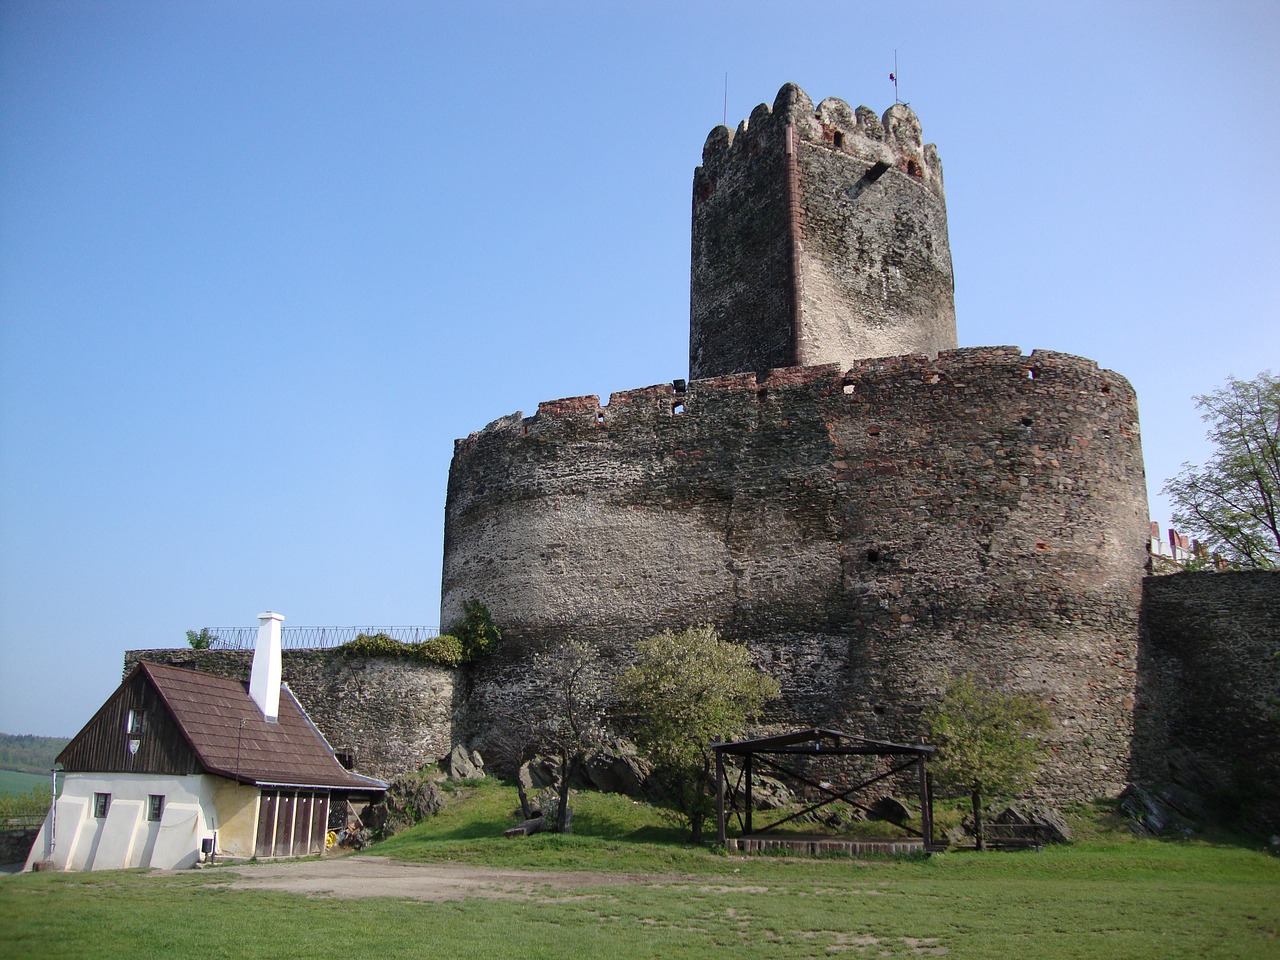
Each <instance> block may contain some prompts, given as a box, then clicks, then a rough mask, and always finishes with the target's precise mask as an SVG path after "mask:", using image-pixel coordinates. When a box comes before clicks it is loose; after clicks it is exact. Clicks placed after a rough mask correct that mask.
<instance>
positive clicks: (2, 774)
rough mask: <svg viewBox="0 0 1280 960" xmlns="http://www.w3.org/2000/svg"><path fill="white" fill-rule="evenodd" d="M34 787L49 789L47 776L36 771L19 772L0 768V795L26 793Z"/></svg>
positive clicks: (46, 790)
mask: <svg viewBox="0 0 1280 960" xmlns="http://www.w3.org/2000/svg"><path fill="white" fill-rule="evenodd" d="M36 787H43V788H44V790H45V792H46V793H48V791H49V777H48V775H47V774H46V775H45V776H40V775H39V774H36V773H19V772H18V771H17V770H0V796H18V795H20V794H27V793H30V792H31V791H32V790H34V789H35V788H36Z"/></svg>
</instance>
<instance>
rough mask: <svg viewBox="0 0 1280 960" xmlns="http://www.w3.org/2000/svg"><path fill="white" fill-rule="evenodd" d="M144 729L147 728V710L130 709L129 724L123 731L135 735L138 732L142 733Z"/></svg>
mask: <svg viewBox="0 0 1280 960" xmlns="http://www.w3.org/2000/svg"><path fill="white" fill-rule="evenodd" d="M146 729H147V711H145V710H130V711H129V724H128V727H127V728H126V731H125V732H126V733H129V734H131V735H133V736H135V737H136V736H137V735H138V734H140V733H142V731H144V730H146Z"/></svg>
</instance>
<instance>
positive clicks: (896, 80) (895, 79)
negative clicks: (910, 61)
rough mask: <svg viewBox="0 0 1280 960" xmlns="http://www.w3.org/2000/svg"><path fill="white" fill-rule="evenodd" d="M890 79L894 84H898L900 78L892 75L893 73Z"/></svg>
mask: <svg viewBox="0 0 1280 960" xmlns="http://www.w3.org/2000/svg"><path fill="white" fill-rule="evenodd" d="M889 79H890V80H892V81H893V82H894V83H897V82H898V78H897V77H895V76H894V75H893V74H892V73H891V74H889Z"/></svg>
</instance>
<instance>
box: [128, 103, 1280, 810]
mask: <svg viewBox="0 0 1280 960" xmlns="http://www.w3.org/2000/svg"><path fill="white" fill-rule="evenodd" d="M957 342H958V341H957V335H956V326H955V311H954V306H953V301H952V272H951V258H950V249H949V242H948V239H947V223H946V208H945V194H944V191H943V181H942V167H941V163H940V161H939V159H938V154H937V151H936V150H935V149H934V147H933V146H932V145H926V144H924V142H923V137H922V135H921V127H920V123H919V121H918V119H917V118H916V116H915V114H914V113H913V112H912V111H911V109H910V108H909V107H907V106H905V105H904V104H895V105H894V106H893V107H890V108H889V110H888V111H887V112H886V113H885V114H884V116H883V117H882V118H881V117H877V116H876V115H875V114H874V113H873V112H872V111H870V110H868V109H867V108H865V107H859V108H857V109H856V110H851V109H850V108H849V106H848V105H847V104H845V103H844V102H843V101H840V100H835V99H828V100H824V101H822V102H821V103H820V104H818V105H817V107H814V105H813V103H812V102H811V101H810V99H809V98H808V97H807V96H806V95H805V93H804V92H803V91H802V90H800V89H799V88H798V87H795V86H793V85H790V84H788V85H787V86H784V87H783V88H782V90H781V91H780V92H779V94H778V96H777V98H776V100H775V102H774V104H773V106H772V107H770V106H769V105H767V104H761V105H760V106H759V107H757V108H756V109H755V110H754V111H753V112H752V114H751V118H750V120H749V121H744V122H743V123H742V124H741V125H740V126H739V127H738V129H737V131H736V132H735V131H731V130H729V129H728V128H726V127H717V128H716V129H715V130H713V131H712V132H711V134H710V135H709V136H708V138H707V141H706V144H705V146H704V149H703V163H702V166H701V167H699V168H698V169H697V171H695V174H694V188H693V243H692V282H691V310H690V350H689V355H690V376H689V379H688V380H684V379H677V380H674V381H672V382H669V383H663V384H659V385H656V386H650V387H644V388H640V389H635V390H627V391H623V392H619V393H615V394H613V395H612V396H611V397H610V398H609V402H608V403H607V404H601V403H600V401H599V398H598V397H595V396H587V397H574V398H569V399H563V400H555V401H551V402H547V403H542V404H540V405H539V407H538V410H537V412H536V413H535V414H534V415H533V416H530V417H524V416H523V415H522V414H520V413H515V414H512V415H511V416H508V417H503V418H501V419H499V420H497V421H494V422H493V423H491V424H489V425H488V426H486V427H485V428H483V429H482V430H479V431H477V432H476V433H473V434H471V435H470V436H468V437H465V438H463V439H460V440H458V441H457V442H456V443H455V446H454V452H453V461H452V464H451V467H450V474H449V488H448V496H447V502H446V518H445V545H444V564H443V575H442V598H441V618H440V622H441V623H443V624H448V623H451V622H454V621H456V620H457V619H458V618H459V617H460V615H461V614H462V607H463V604H464V602H465V601H466V600H468V599H470V598H473V597H474V598H477V599H480V600H482V601H483V602H484V603H485V604H486V605H487V606H488V607H489V609H490V611H491V612H492V614H493V616H494V618H495V620H496V621H497V622H498V623H500V624H501V625H502V627H503V630H504V638H505V639H504V643H503V645H502V646H501V647H500V648H499V650H498V652H497V653H496V654H495V655H493V656H492V657H490V658H488V659H487V660H485V661H482V662H481V663H479V664H476V665H474V666H473V667H471V668H469V669H467V670H462V671H455V670H449V669H447V668H443V667H436V666H430V665H424V664H411V663H408V662H405V661H396V660H381V659H378V658H372V659H369V660H368V661H362V660H355V661H351V660H347V659H344V658H342V657H341V656H339V655H336V654H334V653H332V652H325V651H306V652H296V653H291V652H289V651H286V653H285V657H284V674H285V679H286V680H288V682H289V683H290V685H291V687H292V688H293V689H294V691H295V692H296V693H297V694H298V696H299V698H300V699H301V700H302V701H303V703H304V704H305V705H306V707H307V709H308V711H309V713H310V714H311V716H312V717H313V718H314V719H315V722H316V724H317V725H318V726H319V727H320V729H321V730H322V731H323V732H324V733H325V735H326V736H327V737H328V739H329V740H330V742H331V743H333V744H334V745H335V746H342V747H343V748H344V749H345V750H347V751H349V752H351V753H354V754H356V755H357V756H358V757H359V760H360V768H361V769H362V770H363V771H364V772H366V773H372V774H375V775H377V776H381V777H384V778H391V777H393V776H395V775H396V774H397V773H400V772H403V771H405V770H409V769H413V768H416V767H417V766H418V765H420V764H422V763H425V762H430V761H433V760H434V759H436V758H438V757H440V756H443V755H445V754H447V753H448V751H449V749H450V747H451V745H453V744H456V743H459V742H466V743H467V744H468V745H469V746H472V747H478V748H479V749H481V750H482V751H486V750H487V749H488V747H489V746H490V745H493V744H496V743H497V742H499V741H500V740H501V729H500V728H501V727H502V726H503V725H504V724H510V723H512V722H513V720H512V718H518V717H519V715H520V703H521V700H522V698H523V697H524V696H525V694H526V692H527V691H528V690H529V689H530V687H531V685H533V684H535V683H536V682H537V681H536V678H533V677H531V676H530V675H529V654H530V653H531V652H533V651H535V650H537V649H539V648H541V647H544V646H547V645H551V644H554V643H556V642H558V641H560V640H561V639H563V638H564V637H566V636H577V637H580V638H582V639H584V640H587V641H589V642H591V643H592V644H594V645H595V647H596V649H597V650H598V651H599V653H600V656H601V657H602V658H604V659H605V660H606V661H608V662H610V663H611V664H613V665H614V666H616V667H619V668H620V667H621V666H622V665H624V664H625V663H626V662H627V660H628V658H629V656H630V652H631V648H632V645H633V644H634V643H635V641H636V640H639V639H641V638H643V637H646V636H649V635H652V634H653V633H656V632H658V631H660V630H662V629H664V628H668V627H669V628H673V629H680V628H683V627H686V626H690V625H694V624H703V623H710V624H713V625H715V626H716V627H718V628H719V629H720V630H721V632H722V633H723V634H724V635H726V636H728V637H730V638H733V639H736V640H740V641H742V642H745V643H747V644H748V645H749V646H750V647H751V649H752V651H753V653H754V654H755V655H756V657H757V660H758V662H759V663H760V665H761V666H762V667H763V668H764V669H766V670H767V671H768V672H770V673H771V674H772V675H773V676H775V677H776V678H777V679H778V680H779V681H780V683H781V684H782V695H781V696H780V697H779V698H778V700H777V701H775V702H774V703H773V704H772V705H771V707H770V708H769V713H768V714H767V716H766V717H765V727H766V729H767V730H768V731H769V732H777V731H779V730H783V729H788V728H794V727H797V726H805V727H808V726H815V725H822V726H829V727H835V728H838V729H844V730H847V731H849V732H851V733H856V734H861V735H864V736H870V737H874V738H878V739H887V740H914V739H915V738H917V737H918V736H919V735H920V733H921V732H922V730H921V723H920V713H921V711H922V709H923V708H924V707H925V706H926V705H927V704H929V703H930V702H932V701H934V700H935V699H936V696H937V694H938V693H939V691H940V690H941V689H942V688H943V687H944V686H945V685H946V683H947V681H948V679H949V678H950V677H951V676H952V675H954V674H956V673H960V672H971V673H973V674H975V675H977V676H978V677H979V678H981V680H982V681H983V682H985V683H987V684H990V685H991V686H994V687H997V688H1000V689H1004V690H1009V691H1016V692H1023V693H1029V694H1032V695H1034V696H1036V697H1037V698H1039V699H1041V700H1042V701H1044V702H1045V703H1046V704H1047V705H1048V706H1049V708H1050V710H1051V713H1052V717H1053V721H1054V725H1053V731H1052V734H1051V736H1050V741H1051V742H1050V745H1051V747H1052V755H1051V758H1050V760H1049V761H1048V763H1047V765H1046V768H1045V770H1044V772H1043V773H1042V775H1041V778H1040V781H1039V784H1038V790H1039V792H1041V793H1042V794H1044V795H1046V796H1049V797H1053V798H1057V799H1063V800H1070V799H1083V798H1087V797H1092V796H1096V795H1100V794H1105V795H1114V794H1115V793H1117V792H1118V791H1120V790H1121V789H1122V788H1123V787H1124V786H1125V784H1126V783H1127V782H1129V781H1130V780H1138V781H1141V782H1145V783H1157V782H1168V781H1174V782H1177V783H1180V784H1183V785H1188V786H1192V787H1194V788H1195V789H1198V790H1202V791H1204V792H1206V793H1208V794H1211V795H1215V796H1217V795H1222V796H1226V795H1234V796H1245V795H1247V796H1249V797H1250V798H1251V801H1250V802H1251V806H1250V810H1251V811H1252V814H1251V815H1252V816H1254V817H1255V818H1260V822H1263V823H1270V824H1272V825H1273V826H1272V827H1271V829H1274V828H1276V827H1280V573H1266V572H1259V573H1180V574H1176V575H1173V576H1164V577H1144V568H1145V566H1146V564H1147V560H1148V556H1147V550H1148V544H1149V535H1150V534H1149V528H1148V518H1147V507H1146V492H1145V484H1144V478H1143V463H1142V450H1141V442H1140V435H1139V428H1138V411H1137V402H1136V397H1135V395H1134V391H1133V389H1132V388H1131V387H1130V385H1129V383H1128V382H1127V381H1126V380H1125V379H1124V378H1123V377H1122V376H1120V375H1119V374H1116V373H1113V372H1111V371H1107V370H1100V369H1098V367H1097V365H1096V364H1095V363H1093V362H1092V361H1089V360H1085V359H1082V358H1079V357H1074V356H1069V355H1066V354H1061V353H1054V352H1051V351H1045V350H1035V351H1033V352H1031V353H1029V354H1024V353H1023V352H1022V351H1021V350H1020V349H1018V348H1016V347H1009V346H997V347H968V348H957V346H956V344H957ZM158 654H163V656H159V657H158V656H157V655H158ZM142 658H146V659H150V660H155V659H162V660H164V661H165V662H168V663H173V664H178V665H183V666H194V667H198V668H199V669H205V670H211V671H213V672H217V673H224V674H228V675H240V674H242V673H244V672H245V671H247V666H248V664H247V660H246V659H245V657H244V655H242V654H238V653H236V652H233V651H217V650H201V651H193V650H181V651H163V652H161V651H130V652H129V653H128V654H127V656H126V667H128V666H130V665H132V664H133V663H134V662H136V661H137V660H138V659H142ZM515 722H518V719H517V720H516V721H515Z"/></svg>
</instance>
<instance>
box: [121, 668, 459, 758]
mask: <svg viewBox="0 0 1280 960" xmlns="http://www.w3.org/2000/svg"><path fill="white" fill-rule="evenodd" d="M252 658H253V654H252V652H251V651H238V650H237V651H228V650H181V649H179V650H130V651H128V652H127V653H126V654H125V673H128V672H129V671H130V670H132V669H133V667H134V666H135V665H136V664H137V663H138V661H139V660H148V661H151V662H152V663H164V664H168V665H170V666H175V667H185V668H187V669H190V670H203V671H205V672H206V673H213V674H217V675H218V676H222V677H232V678H234V679H239V680H248V677H249V668H250V665H251V662H252ZM282 659H283V670H284V681H285V682H286V683H287V684H289V689H290V690H292V691H293V694H294V696H296V697H297V698H298V702H299V703H301V704H302V706H303V708H304V709H305V710H306V711H307V714H308V715H309V716H310V717H311V720H312V722H314V723H315V725H316V726H317V727H318V728H319V729H320V732H321V733H322V734H324V737H325V739H326V740H328V741H329V744H330V746H332V747H333V748H334V749H335V750H336V751H339V752H344V751H349V752H351V753H352V754H353V755H354V759H355V764H356V771H357V772H359V773H363V774H367V775H369V776H373V777H379V778H381V779H384V780H389V779H391V778H393V777H395V776H397V775H398V774H402V773H406V772H408V771H411V770H417V769H418V768H419V767H421V766H423V765H424V764H428V763H434V762H436V761H437V760H439V759H440V758H441V757H443V756H446V755H448V753H449V750H450V747H451V744H452V742H453V736H452V734H453V727H454V722H455V713H456V712H457V710H458V709H459V707H458V704H457V702H456V697H457V695H459V694H460V690H458V689H457V687H458V685H459V684H458V672H457V671H455V670H451V669H449V668H447V667H438V666H432V665H430V664H419V663H411V662H408V661H405V660H398V659H392V658H387V657H351V658H347V657H344V656H342V655H341V654H340V653H337V652H336V651H332V650H286V651H284V655H283V657H282Z"/></svg>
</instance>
